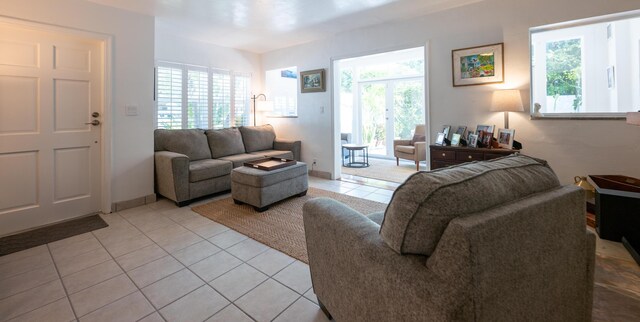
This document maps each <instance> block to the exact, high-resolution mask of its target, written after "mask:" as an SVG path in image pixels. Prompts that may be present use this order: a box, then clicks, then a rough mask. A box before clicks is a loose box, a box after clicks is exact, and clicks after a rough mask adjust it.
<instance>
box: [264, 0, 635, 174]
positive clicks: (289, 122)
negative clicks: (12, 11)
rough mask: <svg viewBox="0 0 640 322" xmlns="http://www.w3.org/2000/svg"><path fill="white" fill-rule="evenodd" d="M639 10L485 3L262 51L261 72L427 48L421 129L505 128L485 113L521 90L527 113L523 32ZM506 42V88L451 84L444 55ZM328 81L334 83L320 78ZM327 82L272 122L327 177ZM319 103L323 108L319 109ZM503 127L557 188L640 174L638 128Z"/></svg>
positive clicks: (588, 1)
mask: <svg viewBox="0 0 640 322" xmlns="http://www.w3.org/2000/svg"><path fill="white" fill-rule="evenodd" d="M638 8H640V5H639V4H638V2H637V1H636V0H620V1H615V2H613V1H601V0H565V1H556V0H539V1H530V0H486V1H483V2H479V3H477V4H473V5H469V6H465V7H460V8H455V9H451V10H448V11H444V12H439V13H435V14H431V15H428V16H424V17H420V18H416V19H411V20H407V21H401V22H395V23H387V24H382V25H378V26H374V27H370V28H365V29H360V30H355V31H351V32H346V33H342V34H338V35H336V36H335V37H332V38H330V39H326V40H322V41H317V42H313V43H309V44H304V45H300V46H295V47H291V48H286V49H282V50H278V51H274V52H269V53H266V54H264V55H263V57H262V63H263V67H264V69H265V70H269V69H273V68H277V67H281V66H290V65H297V66H298V70H300V71H304V70H309V69H316V68H327V69H329V67H330V65H331V59H336V58H344V57H351V56H358V55H361V54H368V53H373V52H380V51H387V50H391V49H399V48H408V47H412V46H420V45H424V44H425V43H427V42H429V45H430V49H429V54H428V55H429V56H430V60H429V73H430V76H429V80H428V82H427V83H428V84H429V85H428V86H429V93H430V96H429V103H430V114H429V116H428V118H430V119H428V123H429V125H430V134H431V136H432V138H434V137H435V133H436V132H438V131H439V130H440V129H441V126H442V125H444V124H461V125H467V126H469V127H475V126H476V125H477V124H486V123H490V124H495V125H496V126H498V127H502V126H503V120H502V113H495V112H493V113H492V112H489V109H490V103H491V93H492V91H494V90H495V89H497V88H517V89H521V90H522V94H523V100H524V101H525V105H526V106H527V108H528V107H529V106H528V105H529V103H528V101H529V33H528V30H529V28H530V27H534V26H540V25H546V24H550V23H556V22H562V21H567V20H574V19H579V18H586V17H591V16H597V15H603V14H609V13H614V12H620V11H627V10H633V9H638ZM497 42H504V43H505V53H504V54H505V83H504V84H498V85H496V86H494V85H484V86H469V87H456V88H454V87H452V85H451V83H452V81H451V77H452V76H451V50H452V49H457V48H465V47H472V46H479V45H485V44H492V43H497ZM327 79H328V80H329V81H330V80H331V79H332V77H327ZM330 88H331V84H328V91H327V92H326V93H313V94H298V115H299V117H298V118H295V119H272V122H271V123H273V124H274V125H275V126H276V129H278V131H279V132H280V133H281V136H284V137H289V138H300V139H302V142H303V143H302V159H303V160H304V161H307V162H309V161H311V160H312V159H314V158H316V159H318V165H317V167H316V170H320V171H326V172H331V171H332V169H333V168H332V163H333V160H332V158H333V155H332V153H330V152H331V151H333V150H334V148H333V146H334V142H333V141H332V134H331V132H332V131H333V125H332V124H333V121H332V109H331V108H329V107H331V90H330ZM321 106H325V107H327V108H326V109H325V112H324V113H322V112H321ZM510 127H511V128H513V129H515V130H516V139H517V140H518V141H520V142H522V143H523V145H524V151H523V152H524V153H526V154H529V155H532V156H535V157H539V158H544V159H547V160H548V161H549V162H550V164H551V166H552V167H553V169H554V170H555V171H556V173H557V174H558V176H559V177H560V180H561V181H562V182H563V183H570V182H573V177H574V176H576V175H586V174H615V173H620V174H626V175H630V176H634V177H640V167H638V161H640V144H638V139H640V127H636V126H632V125H627V124H625V122H624V121H596V120H530V119H529V114H528V111H527V112H525V113H511V118H510Z"/></svg>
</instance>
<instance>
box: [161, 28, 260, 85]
mask: <svg viewBox="0 0 640 322" xmlns="http://www.w3.org/2000/svg"><path fill="white" fill-rule="evenodd" d="M155 59H156V60H157V61H158V60H162V61H168V62H174V63H183V64H190V65H198V66H204V67H210V68H219V69H226V70H233V71H235V72H243V73H250V74H251V88H253V89H259V88H261V87H262V66H261V64H260V56H259V55H258V54H255V53H251V52H247V51H243V50H238V49H233V48H226V47H220V46H217V45H215V44H210V43H205V42H201V41H197V40H192V39H187V38H184V37H180V36H176V35H174V34H172V33H170V32H168V31H167V30H164V28H157V29H156V32H155Z"/></svg>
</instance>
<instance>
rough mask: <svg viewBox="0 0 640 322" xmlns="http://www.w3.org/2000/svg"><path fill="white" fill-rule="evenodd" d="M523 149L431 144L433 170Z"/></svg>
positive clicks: (500, 155) (497, 156)
mask: <svg viewBox="0 0 640 322" xmlns="http://www.w3.org/2000/svg"><path fill="white" fill-rule="evenodd" d="M519 151H522V150H509V149H487V148H467V147H461V146H460V147H459V146H445V145H430V146H429V152H430V155H431V170H434V169H438V168H443V167H448V166H451V165H455V164H460V163H465V162H471V161H482V160H491V159H495V158H499V157H503V156H506V155H509V154H512V153H516V152H519Z"/></svg>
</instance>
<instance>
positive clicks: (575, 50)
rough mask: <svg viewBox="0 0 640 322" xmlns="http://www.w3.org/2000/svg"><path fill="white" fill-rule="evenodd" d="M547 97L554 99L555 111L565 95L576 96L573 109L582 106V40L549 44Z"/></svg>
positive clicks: (576, 109)
mask: <svg viewBox="0 0 640 322" xmlns="http://www.w3.org/2000/svg"><path fill="white" fill-rule="evenodd" d="M546 49H547V96H553V97H554V106H553V109H554V110H555V109H556V107H557V106H556V105H557V103H558V98H559V97H560V96H563V95H573V96H575V98H574V100H573V109H574V111H578V110H579V109H580V107H581V106H582V77H581V76H582V55H581V51H582V44H581V41H580V39H569V40H561V41H554V42H548V43H547V48H546Z"/></svg>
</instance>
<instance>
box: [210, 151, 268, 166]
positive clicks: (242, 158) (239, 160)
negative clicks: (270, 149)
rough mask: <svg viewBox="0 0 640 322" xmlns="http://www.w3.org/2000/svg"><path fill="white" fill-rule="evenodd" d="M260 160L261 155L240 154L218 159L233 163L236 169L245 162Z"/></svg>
mask: <svg viewBox="0 0 640 322" xmlns="http://www.w3.org/2000/svg"><path fill="white" fill-rule="evenodd" d="M262 158H264V157H263V156H261V155H257V154H248V153H242V154H234V155H230V156H226V157H222V158H220V160H225V161H231V162H232V163H233V167H234V168H237V167H242V166H244V163H245V162H248V161H253V160H258V159H262Z"/></svg>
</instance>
